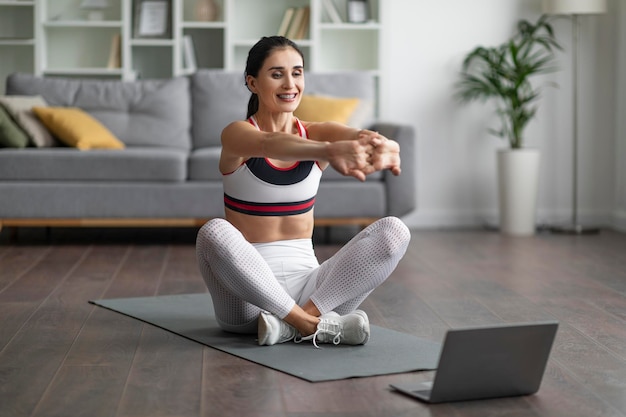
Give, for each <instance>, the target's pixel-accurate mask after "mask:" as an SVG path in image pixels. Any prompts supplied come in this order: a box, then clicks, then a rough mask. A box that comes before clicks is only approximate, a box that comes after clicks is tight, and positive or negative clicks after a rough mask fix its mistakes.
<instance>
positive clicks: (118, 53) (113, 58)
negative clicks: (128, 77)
mask: <svg viewBox="0 0 626 417" xmlns="http://www.w3.org/2000/svg"><path fill="white" fill-rule="evenodd" d="M121 67H122V35H120V34H119V33H116V34H115V35H113V38H111V48H110V49H109V61H108V63H107V68H109V69H116V68H121Z"/></svg>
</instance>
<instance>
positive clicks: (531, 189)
mask: <svg viewBox="0 0 626 417" xmlns="http://www.w3.org/2000/svg"><path fill="white" fill-rule="evenodd" d="M555 49H561V47H560V45H559V44H558V43H557V41H556V39H555V37H554V32H553V30H552V26H551V25H550V22H549V18H548V17H547V16H546V15H542V16H540V17H539V19H538V21H537V22H536V23H535V24H532V23H530V22H528V21H526V20H520V21H519V22H518V24H517V32H516V33H515V35H514V36H513V37H512V38H511V39H509V40H508V41H507V42H505V43H503V44H502V45H500V46H496V47H490V48H487V47H483V46H479V47H477V48H475V49H474V50H472V51H471V52H470V53H469V54H468V55H467V56H466V57H465V59H464V61H463V67H462V72H461V80H460V81H459V82H458V84H457V86H456V87H457V98H459V99H460V100H461V101H462V102H469V101H474V100H480V101H488V100H492V99H493V100H495V102H496V103H497V110H496V111H497V114H498V115H499V117H500V122H501V126H500V128H499V129H489V131H490V132H491V133H492V134H494V135H496V136H499V137H501V138H503V139H505V140H507V141H508V144H509V147H508V148H507V149H501V150H499V151H498V153H497V162H498V164H497V166H498V185H499V186H498V189H499V202H500V230H501V231H502V232H503V233H507V234H514V235H531V234H534V231H535V211H536V201H537V183H538V177H539V159H540V155H539V152H538V150H536V149H528V148H524V136H523V133H524V128H525V127H526V126H527V125H528V122H530V120H532V118H533V117H534V116H535V112H536V111H537V103H536V101H537V99H538V98H539V96H540V89H539V88H538V87H533V85H532V84H531V82H530V79H531V77H533V76H535V75H538V74H542V73H547V72H550V71H553V70H554V69H555V67H554V65H553V60H554V54H555ZM519 170H521V171H519Z"/></svg>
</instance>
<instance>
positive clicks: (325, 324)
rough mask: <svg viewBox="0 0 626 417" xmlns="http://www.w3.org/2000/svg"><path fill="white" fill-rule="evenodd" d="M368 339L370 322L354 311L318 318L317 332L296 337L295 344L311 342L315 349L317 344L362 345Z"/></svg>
mask: <svg viewBox="0 0 626 417" xmlns="http://www.w3.org/2000/svg"><path fill="white" fill-rule="evenodd" d="M369 338H370V322H369V319H368V317H367V314H365V312H364V311H362V310H355V311H353V312H352V313H350V314H346V315H345V316H340V315H339V314H337V313H335V312H334V311H331V312H330V313H326V314H323V315H322V316H320V322H319V323H318V324H317V330H316V331H315V333H313V334H312V335H310V336H306V337H297V338H296V339H295V341H296V343H299V342H301V341H304V340H312V341H313V345H314V346H315V347H319V346H318V345H317V342H320V343H332V344H334V345H338V344H339V343H343V344H345V345H364V344H366V343H367V341H368V340H369Z"/></svg>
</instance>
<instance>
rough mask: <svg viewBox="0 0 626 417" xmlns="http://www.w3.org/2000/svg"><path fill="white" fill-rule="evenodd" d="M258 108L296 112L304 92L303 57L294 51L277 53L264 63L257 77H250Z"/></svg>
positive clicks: (290, 49)
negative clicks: (257, 97) (257, 99)
mask: <svg viewBox="0 0 626 417" xmlns="http://www.w3.org/2000/svg"><path fill="white" fill-rule="evenodd" d="M247 82H248V86H249V87H250V90H251V91H252V92H254V93H256V94H257V95H258V96H259V105H260V106H263V107H265V108H266V109H267V110H269V111H271V112H293V111H294V110H295V109H296V108H297V107H298V104H300V99H301V95H302V92H303V91H304V67H303V62H302V57H301V56H300V54H299V53H298V51H296V50H295V49H293V48H289V47H287V48H281V49H276V50H274V51H273V52H272V53H270V55H269V56H268V57H267V58H266V59H265V62H264V63H263V66H262V67H261V70H260V71H259V74H258V76H257V77H256V78H255V77H252V76H248V80H247Z"/></svg>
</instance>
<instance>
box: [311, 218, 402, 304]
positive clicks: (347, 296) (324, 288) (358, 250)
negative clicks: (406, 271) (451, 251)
mask: <svg viewBox="0 0 626 417" xmlns="http://www.w3.org/2000/svg"><path fill="white" fill-rule="evenodd" d="M410 239H411V233H410V231H409V229H408V228H407V227H406V225H405V224H404V223H403V222H402V221H401V220H400V219H398V218H396V217H385V218H383V219H380V220H378V221H376V222H374V223H373V224H371V225H369V226H368V227H366V228H365V229H363V230H362V231H361V232H359V233H358V234H357V235H356V236H355V237H354V238H352V239H351V240H350V241H349V242H348V243H347V244H346V245H345V246H344V247H343V248H341V249H340V250H339V252H337V253H336V254H335V255H334V256H333V257H332V258H330V259H328V260H327V261H326V262H324V263H323V264H322V265H321V266H320V269H319V272H318V275H317V284H316V289H315V291H314V292H313V293H312V295H311V297H310V302H307V303H306V304H305V305H304V306H303V308H304V310H305V311H307V312H309V313H311V314H315V313H316V312H319V313H322V314H325V313H328V312H329V311H335V312H337V313H339V314H341V315H344V314H348V313H350V312H352V311H354V309H356V308H357V307H358V306H359V304H361V303H362V302H363V300H365V298H366V297H367V296H368V295H369V294H370V293H371V292H372V291H373V290H374V289H375V288H376V287H378V286H379V285H380V284H382V283H383V282H384V281H385V280H386V279H387V278H388V277H389V275H391V273H392V272H393V270H394V269H395V268H396V266H397V265H398V262H400V259H402V257H403V256H404V253H405V252H406V249H407V247H408V245H409V241H410Z"/></svg>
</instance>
